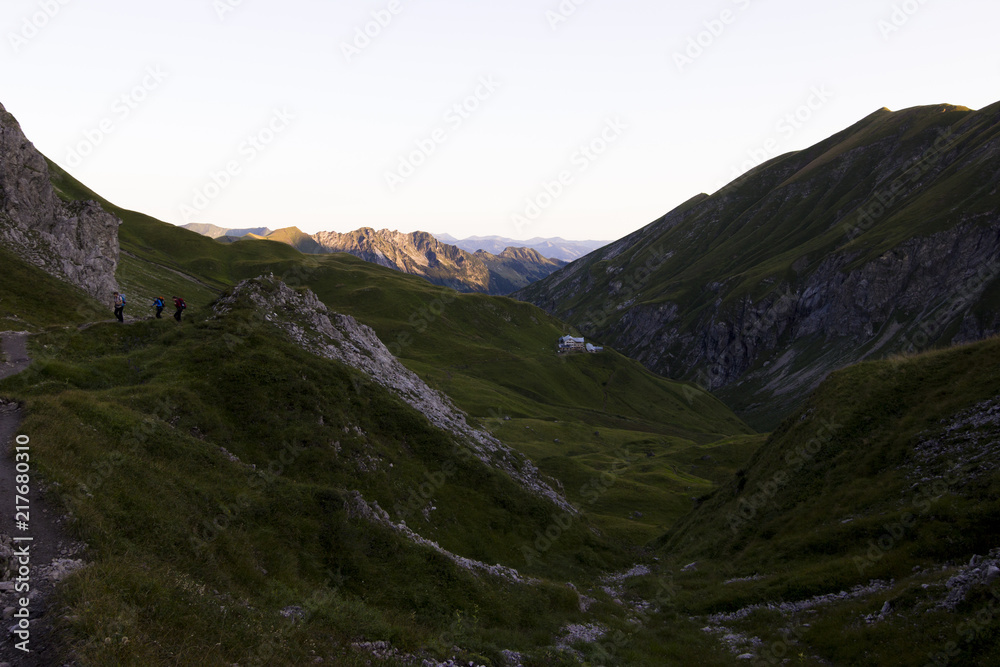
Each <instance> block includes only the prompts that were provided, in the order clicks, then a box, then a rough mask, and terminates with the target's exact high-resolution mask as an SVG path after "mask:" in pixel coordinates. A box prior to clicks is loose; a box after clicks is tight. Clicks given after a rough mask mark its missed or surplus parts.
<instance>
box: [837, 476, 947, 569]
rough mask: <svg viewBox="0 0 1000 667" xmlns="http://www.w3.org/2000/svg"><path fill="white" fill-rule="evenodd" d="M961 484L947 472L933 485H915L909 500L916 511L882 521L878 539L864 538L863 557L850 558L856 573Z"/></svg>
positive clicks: (876, 559) (895, 543) (880, 556)
mask: <svg viewBox="0 0 1000 667" xmlns="http://www.w3.org/2000/svg"><path fill="white" fill-rule="evenodd" d="M961 483H962V479H961V477H959V476H958V475H957V474H953V473H951V472H949V473H947V474H946V475H945V476H944V477H943V478H942V479H938V480H935V481H934V483H933V484H928V485H925V486H922V487H920V486H918V487H917V491H916V493H915V494H914V496H913V501H912V503H911V504H912V505H913V509H914V510H915V512H916V513H914V512H906V513H904V514H903V515H902V516H901V517H900V518H899V520H898V521H896V522H888V523H886V524H884V525H883V526H882V528H883V530H884V531H885V532H883V533H882V535H880V536H879V537H878V539H872V540H868V550H867V551H866V552H865V554H864V556H855V557H854V559H853V560H854V567H856V568H857V570H858V574H864V573H865V570H867V569H868V568H870V567H873V566H874V565H875V564H876V563H878V562H879V561H880V560H882V559H883V558H885V556H886V554H888V553H889V552H890V551H892V550H893V549H895V548H896V547H897V546H898V545H899V544H900V543H902V541H903V540H904V538H906V536H907V534H908V533H909V532H910V531H912V530H913V529H914V528H915V527H916V526H917V523H918V520H919V519H920V517H922V516H926V515H927V513H928V512H930V510H931V507H933V506H934V505H935V504H936V503H937V502H938V501H939V500H941V498H943V497H944V496H945V494H947V493H948V491H950V490H951V489H953V488H957V487H958V486H960V485H961Z"/></svg>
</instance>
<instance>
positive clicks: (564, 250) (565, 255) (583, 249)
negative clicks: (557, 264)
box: [434, 234, 611, 262]
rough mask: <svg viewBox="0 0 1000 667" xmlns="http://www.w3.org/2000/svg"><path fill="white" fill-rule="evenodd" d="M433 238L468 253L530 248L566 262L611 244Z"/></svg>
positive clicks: (534, 239) (606, 242)
mask: <svg viewBox="0 0 1000 667" xmlns="http://www.w3.org/2000/svg"><path fill="white" fill-rule="evenodd" d="M434 236H435V237H436V238H437V239H438V240H439V241H444V242H445V243H450V244H451V245H454V246H458V247H459V248H461V249H462V250H466V251H468V252H476V251H477V250H485V251H486V252H489V253H493V254H494V255H498V254H500V253H501V252H503V250H504V249H505V248H531V249H532V250H537V251H538V253H539V254H541V255H542V256H544V257H549V258H551V259H562V260H565V261H567V262H572V261H573V260H574V259H579V258H581V257H583V256H584V255H587V254H589V253H591V252H593V251H595V250H597V249H598V248H602V247H604V246H606V245H608V244H609V243H611V241H567V240H566V239H562V238H559V237H558V236H557V237H555V238H550V239H544V238H541V237H537V236H536V237H535V238H533V239H528V240H527V241H518V240H516V239H509V238H506V237H503V236H470V237H468V238H464V239H457V238H455V237H454V236H452V235H450V234H435V235H434Z"/></svg>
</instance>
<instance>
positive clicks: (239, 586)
mask: <svg viewBox="0 0 1000 667" xmlns="http://www.w3.org/2000/svg"><path fill="white" fill-rule="evenodd" d="M233 318H236V319H239V320H240V322H234V321H233ZM237 325H242V326H241V331H242V334H243V335H242V337H241V339H240V340H238V341H235V342H234V341H233V340H232V339H231V338H229V337H227V336H225V335H223V334H224V332H225V331H228V330H231V329H232V328H233V327H234V326H237ZM34 348H35V353H36V355H37V357H38V359H37V361H36V363H35V364H34V365H33V366H32V367H31V369H30V370H28V371H26V372H25V373H24V374H22V375H21V376H18V377H16V378H13V379H10V380H8V381H6V383H5V385H4V391H5V393H13V394H16V395H18V396H19V397H21V398H22V399H24V400H25V401H26V403H27V412H28V415H29V416H28V418H27V419H26V421H25V423H24V425H23V427H22V431H23V432H25V433H30V434H31V437H32V441H33V443H36V444H35V446H34V447H33V450H32V453H33V454H34V455H35V456H34V459H35V460H36V461H37V467H38V470H39V472H40V473H41V474H42V475H44V477H45V478H46V479H47V480H48V483H49V484H50V486H51V487H52V488H53V489H57V490H56V491H55V493H56V496H57V497H59V498H60V499H61V501H62V502H63V503H64V504H65V505H66V506H67V507H68V509H70V510H71V511H72V513H73V516H74V520H73V523H72V528H73V530H74V531H75V532H76V533H77V535H78V536H79V537H81V538H82V539H84V540H86V541H87V543H88V544H89V545H90V548H91V557H92V559H93V562H94V565H93V567H92V568H90V569H88V570H87V571H86V573H85V574H83V575H82V576H81V577H78V578H77V579H76V580H74V582H73V583H72V584H71V585H70V587H69V590H68V592H67V593H66V594H65V602H66V603H67V604H68V605H69V616H70V617H71V618H72V619H73V620H71V621H69V622H67V623H65V627H66V629H67V630H68V631H69V633H70V636H71V637H73V638H75V642H74V648H75V649H77V650H78V651H79V652H80V656H81V658H82V659H83V660H84V661H85V662H86V663H87V664H168V663H173V660H175V659H177V660H179V661H181V662H183V663H185V664H190V663H191V662H193V661H194V659H193V656H201V659H203V660H204V661H205V663H204V664H218V663H223V662H225V663H227V664H229V663H232V662H240V663H244V662H245V661H249V660H252V659H253V657H254V655H255V652H257V651H259V650H260V646H261V642H262V641H263V640H264V639H265V638H267V637H269V636H275V637H280V636H281V635H282V633H283V632H284V631H285V630H287V628H284V629H282V623H281V620H282V619H281V617H280V616H279V615H278V613H277V612H278V611H279V610H280V609H282V608H284V607H286V606H288V605H295V604H298V605H302V604H303V603H304V602H305V601H306V600H307V599H309V598H310V597H311V596H312V595H313V594H314V592H315V591H316V590H320V591H324V592H325V593H326V594H328V595H329V597H330V600H328V601H327V602H326V603H324V604H323V605H322V606H321V608H320V609H319V610H317V612H316V613H317V618H316V619H315V620H314V622H313V623H311V624H308V625H307V626H306V627H303V628H300V629H298V630H294V631H290V632H291V634H290V637H289V640H288V643H289V644H291V645H290V646H288V647H287V648H288V651H290V652H289V653H288V654H287V655H282V657H281V660H280V661H279V662H281V663H283V664H301V661H302V660H304V659H306V655H305V653H306V651H307V649H308V648H310V647H312V648H316V649H320V650H321V651H322V654H324V655H331V654H332V652H333V651H334V650H335V646H336V645H338V644H340V643H344V642H347V641H348V640H350V639H352V638H354V637H359V636H377V637H379V638H384V639H390V640H392V641H393V642H394V643H396V644H397V645H399V646H400V647H402V648H408V649H416V648H418V647H419V646H421V645H434V643H435V642H434V640H435V638H436V636H437V635H438V634H440V633H441V632H444V631H445V630H447V629H448V627H449V626H450V625H451V623H452V622H453V620H454V618H455V616H456V614H459V615H465V616H469V617H472V616H475V617H477V622H476V627H475V628H474V629H470V630H469V633H470V637H469V638H467V641H466V643H465V645H466V647H469V648H473V649H480V650H482V651H485V652H486V653H487V654H488V655H490V656H492V659H494V660H496V659H497V657H498V654H497V650H498V649H499V648H505V647H508V646H507V645H508V644H510V645H511V646H510V647H515V648H516V647H518V646H519V647H521V648H524V649H529V648H530V646H531V645H532V644H533V643H535V641H536V640H540V639H541V638H542V637H544V636H545V635H546V634H548V635H554V634H556V633H557V631H558V628H559V626H560V625H561V623H563V622H565V620H570V619H573V618H574V617H575V616H576V615H577V614H578V613H579V612H578V610H577V611H575V610H576V609H577V607H576V596H575V595H574V594H572V593H571V592H570V591H569V590H568V589H566V588H565V587H563V586H555V585H547V584H543V585H540V586H536V587H528V586H513V585H507V584H504V583H502V582H500V581H499V580H492V579H490V578H489V577H485V578H477V577H475V576H473V575H471V574H469V573H466V572H464V571H462V570H459V569H458V568H456V567H455V566H453V565H452V564H451V563H450V562H448V561H447V560H446V559H444V558H443V557H440V556H437V555H436V554H434V553H433V552H431V551H430V550H428V549H426V548H418V547H415V546H413V545H410V544H408V543H406V542H405V541H403V540H401V539H399V538H398V537H397V536H395V535H394V534H392V533H389V532H388V531H385V530H383V529H380V528H377V527H375V526H372V525H369V524H368V523H367V522H365V521H363V520H357V519H352V518H351V517H350V516H349V515H348V513H347V509H346V507H345V503H344V501H345V493H346V492H347V490H349V489H358V490H360V491H361V492H362V493H363V494H364V495H365V497H366V498H367V499H369V500H376V501H378V502H380V504H382V505H383V506H386V507H391V506H392V503H393V502H394V500H395V499H397V498H399V497H401V496H404V495H405V493H406V492H407V491H408V490H410V489H411V488H415V487H417V486H418V485H420V484H421V483H423V482H424V481H426V480H425V477H424V475H425V473H426V472H427V471H428V470H432V471H433V470H439V469H440V468H441V466H442V465H443V463H444V462H445V461H447V460H451V459H452V454H451V451H452V446H453V444H452V442H451V440H450V439H449V438H448V437H447V436H445V435H444V434H442V433H441V432H438V431H436V430H434V429H432V428H430V427H429V425H428V424H427V423H426V421H425V420H424V419H423V418H422V417H421V416H419V415H417V414H416V413H414V412H413V411H412V410H411V409H410V408H408V407H407V406H405V405H403V404H402V403H401V402H399V401H398V400H397V399H395V398H393V397H391V396H389V395H388V394H387V392H385V391H384V390H383V389H381V388H380V387H378V386H376V385H373V384H372V383H370V382H369V381H367V380H365V379H364V378H362V377H361V376H359V375H358V374H356V373H354V372H352V371H350V370H347V369H345V368H344V367H342V366H340V365H339V364H336V363H332V362H325V361H321V360H318V359H316V358H314V357H312V356H311V355H308V354H306V353H304V352H302V351H300V350H298V349H297V348H295V347H294V346H292V345H291V344H288V343H284V342H282V341H281V340H280V339H279V338H278V337H276V336H275V334H274V332H273V331H271V330H270V329H268V328H267V327H263V326H261V325H258V324H254V323H253V322H252V319H251V317H250V316H249V314H248V313H246V312H237V313H234V314H233V315H231V316H230V317H229V319H228V320H227V321H225V322H207V321H202V322H199V323H198V324H196V325H193V326H189V327H185V328H178V327H176V326H175V325H174V324H173V322H169V321H164V322H148V323H144V324H137V325H133V326H130V327H118V326H115V325H98V326H97V327H92V328H91V329H88V330H87V331H84V332H75V331H74V332H73V333H67V332H56V333H53V334H48V335H44V336H43V337H42V338H41V339H39V340H38V341H36V344H35V345H34ZM263 405H268V406H270V408H271V409H267V410H262V409H261V406H263ZM321 421H322V423H321ZM355 429H358V430H355ZM222 447H224V448H225V449H226V450H227V451H228V452H230V453H232V454H233V455H235V456H237V457H239V459H240V461H241V462H242V463H235V462H233V461H231V460H230V459H229V458H228V456H227V455H226V454H225V453H224V452H223V451H222V450H221V449H220V448H222ZM390 463H391V464H392V468H391V469H390V468H389V464H390ZM250 465H252V466H256V470H254V469H250V468H248V467H247V466H250ZM374 468H377V470H375V469H374ZM258 471H259V472H258ZM264 471H267V472H264ZM435 504H436V505H437V507H438V510H437V511H436V512H435V515H434V525H433V526H431V527H427V526H424V527H421V532H423V533H424V534H426V535H427V536H429V537H431V538H436V539H438V540H439V541H440V542H441V543H442V545H443V546H445V547H446V548H451V549H455V550H457V551H460V552H461V553H463V554H465V555H467V556H470V557H476V558H482V559H484V560H486V561H487V562H489V563H494V562H508V563H509V562H512V561H515V560H516V559H517V558H518V557H519V553H518V551H517V549H516V545H517V544H519V543H520V542H522V541H523V540H524V539H525V538H526V537H528V536H530V535H532V534H533V533H534V532H535V531H537V530H544V529H545V527H546V526H547V525H548V523H549V522H550V518H549V513H550V512H551V508H550V507H548V506H547V505H546V504H545V503H543V502H541V501H539V500H538V499H536V498H533V497H532V496H530V495H528V494H526V493H525V492H523V491H521V490H520V489H519V488H518V487H517V486H516V485H514V484H513V483H512V482H511V481H510V480H509V479H507V478H506V477H504V476H502V475H499V474H497V473H495V472H491V471H489V470H487V469H486V468H485V467H483V466H482V465H479V464H462V463H460V464H459V470H458V472H457V473H456V475H455V476H454V481H453V482H452V483H451V484H449V485H447V486H445V487H443V488H441V489H440V490H438V492H436V493H435ZM500 508H502V510H501V509H500ZM213 521H215V522H216V523H215V526H216V527H215V528H211V527H210V524H211V523H212V522H213ZM413 523H416V522H413ZM420 523H423V522H422V521H421V522H420ZM193 538H194V539H193ZM198 540H201V541H202V543H203V544H204V546H203V547H199V546H198V544H199V542H198ZM581 554H583V555H586V554H590V556H589V557H590V558H593V559H595V564H596V563H600V564H602V565H603V564H605V563H607V564H614V563H616V562H617V560H618V559H621V557H620V556H616V554H615V553H614V552H612V551H611V550H610V549H608V548H607V546H605V545H603V544H602V543H601V541H600V540H598V539H597V538H595V537H594V536H593V535H592V534H591V533H590V532H589V531H587V530H586V529H585V525H584V524H579V525H577V526H575V527H573V528H572V529H571V530H569V531H567V533H566V535H565V536H564V538H563V539H562V540H561V541H560V543H559V544H558V545H556V547H554V548H553V550H552V551H551V553H550V557H549V558H546V559H545V560H543V561H539V562H538V563H537V564H536V566H535V568H534V569H535V572H534V574H536V575H537V574H541V575H544V574H559V575H563V576H564V577H565V576H571V577H574V578H575V575H574V574H573V573H574V572H575V573H576V574H577V575H578V574H579V573H580V572H581V570H582V568H583V564H582V563H581V560H580V556H581ZM515 564H517V563H515ZM526 569H529V570H530V569H532V568H526ZM543 570H544V571H543ZM374 582H379V583H378V585H373V583H374ZM417 582H425V583H424V584H421V583H417ZM431 582H433V584H432V583H431ZM542 610H547V611H545V612H542ZM193 625H198V626H199V627H200V628H202V631H200V632H199V633H197V634H196V635H194V636H188V635H189V633H188V631H187V630H186V628H190V627H191V626H193ZM104 637H109V638H110V642H111V644H112V646H111V647H110V648H109V647H108V646H107V645H106V644H105V642H104ZM126 637H127V638H128V640H126V639H125V638H126ZM293 640H294V641H293ZM547 641H548V640H547V639H545V640H543V644H544V643H547ZM491 646H492V648H491ZM443 648H445V649H447V648H448V647H447V646H446V647H443ZM268 664H270V662H268Z"/></svg>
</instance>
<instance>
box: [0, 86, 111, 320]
mask: <svg viewBox="0 0 1000 667" xmlns="http://www.w3.org/2000/svg"><path fill="white" fill-rule="evenodd" d="M120 224H121V221H120V220H118V219H117V218H116V217H114V216H113V215H111V214H109V213H106V212H105V211H104V210H103V209H102V208H101V207H100V206H99V205H98V204H97V203H96V202H72V203H67V202H64V201H62V200H61V199H59V197H58V195H57V194H56V192H55V190H54V189H53V187H52V183H51V181H50V180H49V169H48V165H47V163H46V161H45V158H44V157H43V156H42V154H41V153H39V152H38V150H37V149H35V147H34V146H33V145H32V144H31V142H30V141H28V139H27V138H26V137H25V136H24V133H23V132H22V131H21V126H20V125H19V124H18V122H17V120H16V119H15V118H14V117H13V116H12V115H10V114H9V113H7V111H6V109H4V108H3V106H2V105H0V243H2V244H3V245H4V246H5V247H7V248H9V249H10V250H12V251H14V252H15V253H17V254H18V255H20V256H21V257H22V258H24V259H25V260H26V261H28V262H30V263H31V264H34V265H35V266H38V267H40V268H41V269H43V270H45V271H47V272H48V273H51V274H52V275H54V276H56V277H58V278H61V279H63V280H65V281H67V282H70V283H72V284H74V285H76V286H78V287H80V288H81V289H83V290H84V291H85V292H87V293H88V294H90V295H91V296H93V297H94V298H97V299H101V300H105V299H109V298H110V297H111V294H112V292H114V291H115V290H117V289H118V283H117V282H116V281H115V270H116V269H117V268H118V253H119V247H118V225H120Z"/></svg>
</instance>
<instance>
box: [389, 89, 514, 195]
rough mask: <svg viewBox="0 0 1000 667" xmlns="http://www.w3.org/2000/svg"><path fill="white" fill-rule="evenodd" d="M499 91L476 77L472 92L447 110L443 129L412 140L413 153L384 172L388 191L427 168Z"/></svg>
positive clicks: (406, 155) (406, 154)
mask: <svg viewBox="0 0 1000 667" xmlns="http://www.w3.org/2000/svg"><path fill="white" fill-rule="evenodd" d="M499 89H500V82H499V81H497V80H496V79H495V78H494V77H493V76H492V75H485V76H482V77H480V78H479V82H478V84H477V85H476V87H475V89H474V90H473V91H472V92H471V93H470V94H469V95H466V96H465V97H463V98H462V99H461V100H459V101H458V102H455V103H454V104H452V105H451V106H450V107H448V110H447V111H445V113H444V116H443V118H442V121H443V123H444V125H443V126H442V125H438V126H437V127H435V128H434V129H433V130H431V132H430V133H429V134H428V135H427V136H425V137H422V138H420V139H415V140H414V141H413V146H414V148H413V150H411V151H409V152H408V153H401V154H400V155H399V156H398V158H397V166H396V168H395V169H394V170H391V171H386V172H385V184H386V185H387V186H388V187H389V191H390V192H395V191H396V190H397V189H398V188H399V187H400V186H401V185H403V184H404V183H405V182H406V181H407V179H409V178H410V177H411V176H413V175H414V174H415V173H417V170H418V169H419V168H420V167H422V166H424V165H425V164H427V161H428V160H430V158H431V156H432V155H434V154H435V153H437V151H438V149H439V148H440V147H441V146H442V145H444V144H445V143H447V141H448V139H449V138H451V136H452V134H453V133H455V132H457V131H458V130H459V128H461V127H462V126H463V125H465V123H466V122H468V120H469V119H470V118H472V115H473V114H474V113H476V112H477V111H479V110H480V109H481V108H482V106H483V103H485V102H486V101H487V100H489V99H490V98H491V97H493V96H494V95H495V94H496V92H497V90H499Z"/></svg>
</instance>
